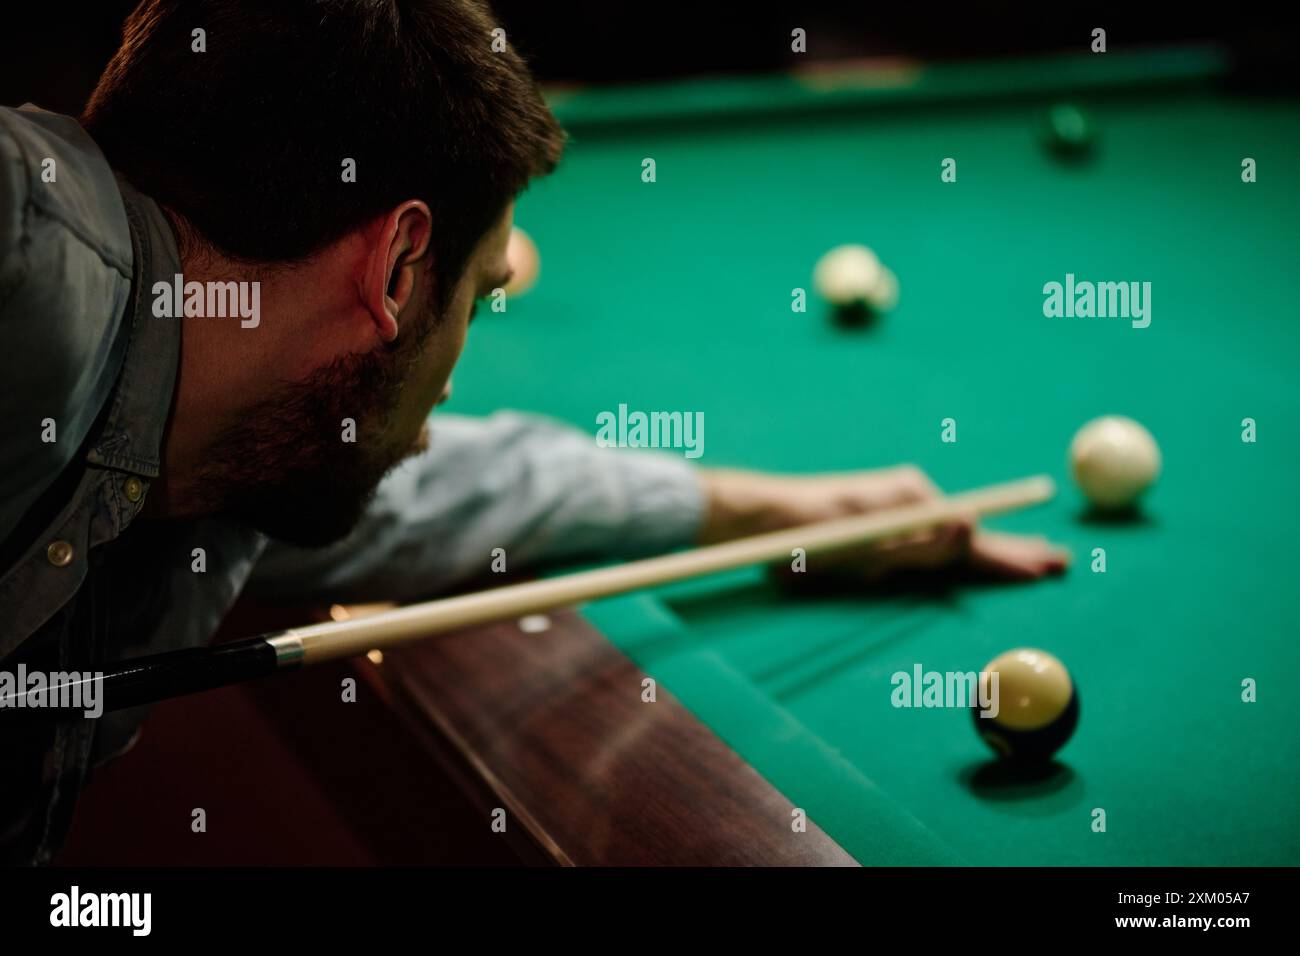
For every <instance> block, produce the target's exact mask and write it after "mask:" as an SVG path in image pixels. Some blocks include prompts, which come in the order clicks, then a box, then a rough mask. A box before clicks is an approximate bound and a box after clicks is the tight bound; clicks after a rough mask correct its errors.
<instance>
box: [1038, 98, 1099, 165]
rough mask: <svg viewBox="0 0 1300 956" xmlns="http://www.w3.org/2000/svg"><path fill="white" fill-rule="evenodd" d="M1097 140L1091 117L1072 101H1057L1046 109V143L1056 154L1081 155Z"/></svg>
mask: <svg viewBox="0 0 1300 956" xmlns="http://www.w3.org/2000/svg"><path fill="white" fill-rule="evenodd" d="M1096 140H1097V134H1096V130H1095V128H1094V126H1093V122H1092V119H1091V117H1089V116H1088V114H1087V113H1086V112H1085V111H1084V110H1083V109H1082V108H1081V107H1078V106H1076V105H1074V104H1073V103H1057V104H1056V105H1055V106H1053V107H1051V108H1050V109H1049V110H1048V111H1047V143H1048V145H1049V146H1050V147H1051V148H1052V150H1053V151H1055V152H1056V153H1057V154H1059V155H1061V156H1068V157H1081V156H1084V155H1086V154H1087V153H1089V152H1091V151H1092V149H1093V146H1094V145H1095V143H1096Z"/></svg>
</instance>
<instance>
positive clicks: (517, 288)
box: [505, 226, 542, 296]
mask: <svg viewBox="0 0 1300 956" xmlns="http://www.w3.org/2000/svg"><path fill="white" fill-rule="evenodd" d="M506 262H508V263H509V264H510V270H511V276H510V281H509V282H507V283H506V285H505V291H506V295H508V296H515V295H523V294H524V293H525V292H527V291H528V290H529V289H531V288H532V287H533V285H534V284H535V283H536V282H537V275H538V273H539V272H541V266H542V260H541V256H539V255H538V252H537V244H536V243H535V242H533V240H532V238H531V237H530V236H529V235H528V233H526V232H524V231H523V230H522V229H520V228H519V227H518V226H515V227H514V228H513V229H511V230H510V238H509V240H508V241H507V242H506Z"/></svg>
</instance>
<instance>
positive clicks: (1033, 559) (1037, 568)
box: [970, 531, 1070, 580]
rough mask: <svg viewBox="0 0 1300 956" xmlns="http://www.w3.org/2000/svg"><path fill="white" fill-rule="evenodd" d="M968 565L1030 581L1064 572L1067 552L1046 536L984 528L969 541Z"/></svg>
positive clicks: (999, 574) (1068, 556)
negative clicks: (1002, 532) (1001, 532)
mask: <svg viewBox="0 0 1300 956" xmlns="http://www.w3.org/2000/svg"><path fill="white" fill-rule="evenodd" d="M970 564H971V567H972V568H975V569H976V570H978V571H981V572H984V573H986V574H991V575H993V576H995V577H1005V578H1013V579H1015V578H1018V579H1023V580H1029V579H1032V578H1041V577H1043V576H1045V575H1048V574H1060V573H1062V572H1063V571H1065V569H1066V568H1068V567H1069V566H1070V552H1069V551H1067V550H1065V549H1064V548H1061V547H1058V546H1057V545H1054V544H1052V543H1051V542H1050V541H1048V540H1047V539H1046V538H1040V537H1027V536H1024V535H1014V534H999V533H997V532H991V531H984V532H981V533H980V534H977V535H975V538H974V540H973V541H972V542H971V551H970Z"/></svg>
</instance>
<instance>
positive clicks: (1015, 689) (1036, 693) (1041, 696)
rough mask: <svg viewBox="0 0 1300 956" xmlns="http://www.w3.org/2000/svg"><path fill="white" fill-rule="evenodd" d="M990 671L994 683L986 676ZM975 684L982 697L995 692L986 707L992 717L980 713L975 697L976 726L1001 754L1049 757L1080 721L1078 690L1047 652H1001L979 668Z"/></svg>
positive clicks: (1029, 758) (1023, 649) (1020, 757)
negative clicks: (978, 687) (993, 702)
mask: <svg viewBox="0 0 1300 956" xmlns="http://www.w3.org/2000/svg"><path fill="white" fill-rule="evenodd" d="M994 673H996V674H997V680H996V681H992V680H990V675H991V674H994ZM979 684H980V700H989V701H992V700H993V697H994V696H996V702H995V706H990V707H989V710H990V712H992V711H994V710H996V716H992V717H985V716H982V708H981V706H980V701H976V702H975V706H974V708H973V709H972V711H971V712H972V713H973V714H974V717H975V730H976V732H977V733H978V734H979V735H980V736H981V737H982V738H983V739H984V742H985V743H986V744H988V745H989V746H990V747H992V748H993V749H994V751H996V752H997V754H998V756H999V757H1004V758H1010V759H1015V760H1024V761H1034V760H1047V759H1048V758H1050V757H1051V756H1052V754H1054V753H1056V751H1058V750H1060V749H1061V747H1063V746H1064V745H1065V742H1066V741H1067V740H1069V739H1070V736H1071V735H1072V734H1073V733H1074V728H1075V727H1076V726H1077V725H1078V723H1079V694H1078V691H1076V690H1075V688H1074V681H1073V680H1072V679H1071V678H1070V672H1069V671H1067V670H1066V669H1065V665H1064V664H1062V663H1061V662H1060V661H1059V660H1057V659H1056V658H1055V657H1053V656H1052V655H1051V654H1048V653H1047V652H1046V651H1040V650H1035V649H1034V648H1029V647H1020V648H1016V649H1015V650H1013V651H1007V652H1006V653H1005V654H1000V655H998V656H997V657H995V658H993V660H991V661H989V662H988V664H986V665H985V667H984V670H982V671H981V672H980V675H979ZM994 688H996V695H994V693H993V691H994Z"/></svg>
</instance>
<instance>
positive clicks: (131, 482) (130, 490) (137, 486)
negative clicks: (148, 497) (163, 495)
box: [122, 478, 144, 502]
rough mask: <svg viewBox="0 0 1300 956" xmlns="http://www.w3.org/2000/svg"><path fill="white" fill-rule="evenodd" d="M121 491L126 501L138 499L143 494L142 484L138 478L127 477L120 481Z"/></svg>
mask: <svg viewBox="0 0 1300 956" xmlns="http://www.w3.org/2000/svg"><path fill="white" fill-rule="evenodd" d="M122 493H123V494H124V495H126V500H127V501H131V502H135V501H139V500H140V498H141V497H142V496H143V495H144V485H143V484H141V483H140V479H139V478H128V479H127V480H126V481H125V482H123V483H122Z"/></svg>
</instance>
